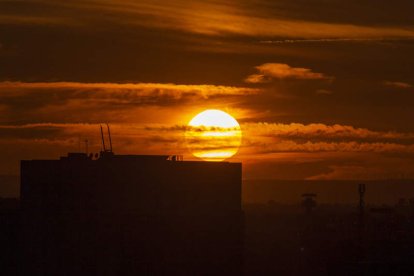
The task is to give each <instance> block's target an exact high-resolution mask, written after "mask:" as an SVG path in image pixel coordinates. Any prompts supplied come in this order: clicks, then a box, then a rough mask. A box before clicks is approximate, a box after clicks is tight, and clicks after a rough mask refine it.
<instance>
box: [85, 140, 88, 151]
mask: <svg viewBox="0 0 414 276" xmlns="http://www.w3.org/2000/svg"><path fill="white" fill-rule="evenodd" d="M88 142H89V141H88V139H85V151H86V154H88V151H89V144H88Z"/></svg>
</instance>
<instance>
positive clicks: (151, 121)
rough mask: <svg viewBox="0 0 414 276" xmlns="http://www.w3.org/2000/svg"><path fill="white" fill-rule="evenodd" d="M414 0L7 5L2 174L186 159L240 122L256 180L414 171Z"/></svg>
mask: <svg viewBox="0 0 414 276" xmlns="http://www.w3.org/2000/svg"><path fill="white" fill-rule="evenodd" d="M413 10H414V3H413V2H412V1H408V0H396V1H388V0H375V1H374V0H347V1H344V0H295V1H294V0H278V1H275V0H251V1H245V0H238V1H235V0H207V1H198V0H194V1H185V0H168V1H167V0H152V1H150V0H141V1H132V0H116V1H115V0H82V1H77V0H72V1H52V0H43V1H41V0H39V1H36V0H33V1H32V0H25V1H18V0H15V1H5V0H0V115H1V116H0V152H1V155H0V174H18V172H19V160H21V159H46V158H57V157H59V156H61V155H64V154H66V153H67V152H69V151H72V152H73V151H78V150H79V148H81V149H83V148H84V140H85V139H87V140H88V141H89V149H90V150H92V151H94V152H98V151H99V150H100V133H99V124H100V123H109V124H110V126H111V131H112V135H113V143H114V151H115V153H119V154H180V155H184V158H185V159H187V160H193V159H194V157H193V156H192V155H191V153H190V152H189V150H188V147H187V145H186V140H185V135H184V132H185V129H186V126H187V124H188V122H189V121H190V120H191V118H193V117H194V116H195V115H196V114H198V113H199V112H201V111H203V110H205V109H220V110H223V111H225V112H227V113H229V114H231V115H232V116H233V117H235V118H236V119H237V121H238V122H239V123H240V126H241V130H242V133H243V137H242V145H241V147H240V149H239V152H238V153H237V154H236V155H235V156H234V157H233V158H231V159H230V160H229V161H233V162H243V178H244V179H314V180H318V179H321V180H322V179H389V178H414V162H413V161H414V123H413V118H414V108H413V106H414V74H413V69H414V55H413V53H414V19H413V16H412V11H413Z"/></svg>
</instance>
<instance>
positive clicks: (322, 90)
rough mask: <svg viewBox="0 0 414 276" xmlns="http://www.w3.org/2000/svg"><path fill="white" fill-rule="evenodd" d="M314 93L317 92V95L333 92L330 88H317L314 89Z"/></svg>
mask: <svg viewBox="0 0 414 276" xmlns="http://www.w3.org/2000/svg"><path fill="white" fill-rule="evenodd" d="M316 94H318V95H331V94H333V92H332V91H331V90H327V89H318V90H316Z"/></svg>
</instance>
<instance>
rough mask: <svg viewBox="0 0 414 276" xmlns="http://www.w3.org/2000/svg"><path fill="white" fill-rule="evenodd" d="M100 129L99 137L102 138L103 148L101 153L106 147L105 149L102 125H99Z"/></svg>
mask: <svg viewBox="0 0 414 276" xmlns="http://www.w3.org/2000/svg"><path fill="white" fill-rule="evenodd" d="M99 126H100V127H101V137H102V147H103V151H104V152H105V151H106V147H105V139H104V135H103V130H102V125H99Z"/></svg>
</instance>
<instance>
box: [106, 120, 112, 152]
mask: <svg viewBox="0 0 414 276" xmlns="http://www.w3.org/2000/svg"><path fill="white" fill-rule="evenodd" d="M106 127H107V128H108V136H109V147H110V151H111V152H112V138H111V131H110V129H109V125H108V123H107V124H106Z"/></svg>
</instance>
